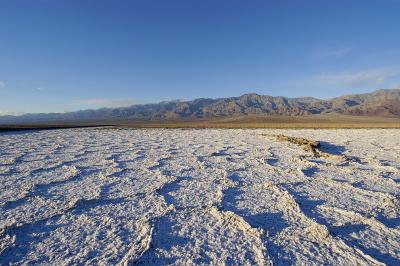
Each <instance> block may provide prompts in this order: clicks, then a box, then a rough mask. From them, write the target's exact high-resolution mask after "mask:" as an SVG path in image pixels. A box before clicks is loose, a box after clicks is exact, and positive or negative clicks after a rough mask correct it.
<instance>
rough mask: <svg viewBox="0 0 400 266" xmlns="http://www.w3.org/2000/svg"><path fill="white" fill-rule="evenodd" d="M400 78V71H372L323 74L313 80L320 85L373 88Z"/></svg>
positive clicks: (312, 79)
mask: <svg viewBox="0 0 400 266" xmlns="http://www.w3.org/2000/svg"><path fill="white" fill-rule="evenodd" d="M397 76H400V69H372V70H364V71H357V72H340V73H322V74H320V75H317V76H314V77H312V78H311V82H313V83H317V84H320V85H335V86H351V87H362V86H373V85H383V84H384V83H385V82H386V81H387V80H388V79H390V78H394V77H397Z"/></svg>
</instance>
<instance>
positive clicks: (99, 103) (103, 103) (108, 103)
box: [72, 98, 142, 107]
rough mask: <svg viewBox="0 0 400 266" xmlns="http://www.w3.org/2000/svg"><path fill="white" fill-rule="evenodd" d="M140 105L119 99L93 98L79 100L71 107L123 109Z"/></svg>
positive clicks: (137, 102)
mask: <svg viewBox="0 0 400 266" xmlns="http://www.w3.org/2000/svg"><path fill="white" fill-rule="evenodd" d="M139 103H142V102H141V101H138V100H132V99H131V100H120V99H103V98H93V99H81V100H77V101H75V102H73V104H72V105H75V106H82V107H125V106H130V105H134V104H139Z"/></svg>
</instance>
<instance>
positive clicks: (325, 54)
mask: <svg viewBox="0 0 400 266" xmlns="http://www.w3.org/2000/svg"><path fill="white" fill-rule="evenodd" d="M352 50H353V47H351V46H346V47H340V48H335V49H330V50H325V51H321V52H319V53H318V57H319V58H322V59H324V58H334V57H341V56H345V55H347V54H349V53H350V52H351V51H352Z"/></svg>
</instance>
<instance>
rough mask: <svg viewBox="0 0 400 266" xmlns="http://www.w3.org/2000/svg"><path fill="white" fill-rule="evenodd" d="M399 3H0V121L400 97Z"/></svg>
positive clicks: (135, 0) (192, 0)
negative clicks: (202, 104)
mask: <svg viewBox="0 0 400 266" xmlns="http://www.w3.org/2000/svg"><path fill="white" fill-rule="evenodd" d="M399 14H400V2H399V1H368V0H363V1H339V0H338V1H306V0H304V1H294V0H293V1H266V0H265V1H258V0H252V1H244V0H242V1H238V0H229V1H222V0H221V1H218V0H212V1H208V0H201V1H200V0H185V1H175V0H168V1H165V0H159V1H157V0H130V1H118V0H115V1H111V0H110V1H103V0H93V1H88V0H79V1H78V0H68V1H67V0H65V1H63V0H57V1H51V0H49V1H42V0H35V1H31V0H26V1H21V0H0V113H3V114H4V113H10V112H11V113H14V112H16V113H18V112H64V111H71V110H77V109H86V108H97V107H102V106H124V105H130V104H134V103H147V102H157V101H162V100H168V99H184V100H186V99H194V98H198V97H210V98H215V97H227V96H239V95H241V94H244V93H249V92H255V93H259V94H267V95H275V96H277V95H283V96H288V97H298V96H314V97H319V98H330V97H334V96H339V95H342V94H351V93H360V92H368V91H372V90H375V89H380V88H397V87H399V86H400V48H399V47H400V30H399V26H400V15H399Z"/></svg>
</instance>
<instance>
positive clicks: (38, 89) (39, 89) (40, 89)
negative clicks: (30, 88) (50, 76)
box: [36, 88, 44, 91]
mask: <svg viewBox="0 0 400 266" xmlns="http://www.w3.org/2000/svg"><path fill="white" fill-rule="evenodd" d="M36 90H37V91H44V88H36Z"/></svg>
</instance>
